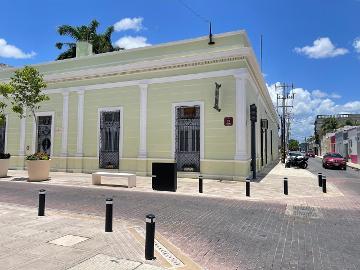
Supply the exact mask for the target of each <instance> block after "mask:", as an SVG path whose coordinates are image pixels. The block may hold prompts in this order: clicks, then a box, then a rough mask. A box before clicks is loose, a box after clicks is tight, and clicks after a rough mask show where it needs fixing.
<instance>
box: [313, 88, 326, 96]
mask: <svg viewBox="0 0 360 270" xmlns="http://www.w3.org/2000/svg"><path fill="white" fill-rule="evenodd" d="M311 94H312V95H313V96H314V97H318V98H323V97H326V96H327V94H326V93H325V92H322V91H320V90H314V91H312V92H311Z"/></svg>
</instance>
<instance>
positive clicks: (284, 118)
mask: <svg viewBox="0 0 360 270" xmlns="http://www.w3.org/2000/svg"><path fill="white" fill-rule="evenodd" d="M278 88H281V89H282V94H281V95H280V94H276V103H277V110H278V114H279V117H280V119H281V162H282V163H285V158H286V153H287V144H288V143H287V142H288V139H289V138H288V136H289V127H290V117H289V114H288V113H287V109H288V108H292V107H293V106H292V105H288V102H287V101H288V100H293V99H294V93H291V94H289V91H288V90H289V89H290V92H291V90H293V89H294V85H293V84H291V85H290V84H285V83H283V84H280V85H276V86H275V90H277V89H278ZM279 100H281V102H280V104H279ZM279 109H282V112H281V114H280V113H279Z"/></svg>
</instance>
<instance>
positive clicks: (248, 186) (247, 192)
mask: <svg viewBox="0 0 360 270" xmlns="http://www.w3.org/2000/svg"><path fill="white" fill-rule="evenodd" d="M246 196H247V197H250V179H247V178H246Z"/></svg>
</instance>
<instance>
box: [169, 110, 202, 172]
mask: <svg viewBox="0 0 360 270" xmlns="http://www.w3.org/2000/svg"><path fill="white" fill-rule="evenodd" d="M175 128H176V131H175V147H176V149H175V160H176V163H177V170H178V171H193V172H199V171H200V106H194V107H177V108H176V123H175Z"/></svg>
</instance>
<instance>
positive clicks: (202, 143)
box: [171, 101, 205, 161]
mask: <svg viewBox="0 0 360 270" xmlns="http://www.w3.org/2000/svg"><path fill="white" fill-rule="evenodd" d="M181 106H189V107H192V106H199V107H200V161H202V160H203V159H204V153H205V141H204V138H205V134H204V123H205V118H204V116H205V115H204V101H184V102H177V103H172V119H171V133H172V140H171V157H172V159H175V121H176V107H181Z"/></svg>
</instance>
